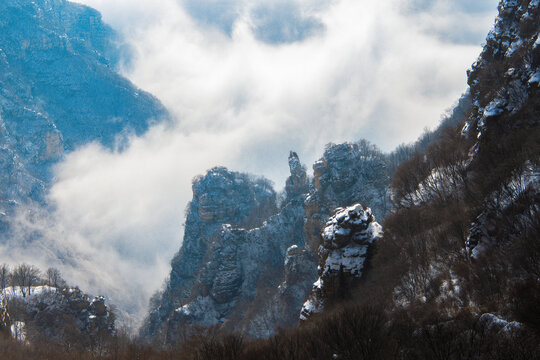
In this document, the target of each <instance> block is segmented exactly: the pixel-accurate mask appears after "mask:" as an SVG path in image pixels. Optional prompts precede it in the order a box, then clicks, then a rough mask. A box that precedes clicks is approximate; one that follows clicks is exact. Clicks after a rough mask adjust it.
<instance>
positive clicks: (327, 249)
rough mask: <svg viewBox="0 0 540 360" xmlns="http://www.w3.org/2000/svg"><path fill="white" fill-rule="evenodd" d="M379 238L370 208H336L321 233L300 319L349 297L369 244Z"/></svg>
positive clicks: (363, 264) (376, 224)
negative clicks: (314, 274) (315, 267)
mask: <svg viewBox="0 0 540 360" xmlns="http://www.w3.org/2000/svg"><path fill="white" fill-rule="evenodd" d="M381 237H382V227H381V225H379V224H378V223H377V222H376V221H375V218H374V216H373V214H372V213H371V209H370V208H367V207H365V206H363V205H361V204H355V205H352V206H350V207H347V208H344V209H342V208H338V209H336V213H335V215H334V216H332V217H331V218H330V220H329V221H328V222H327V223H326V227H325V228H324V230H323V232H322V234H321V238H322V244H321V246H320V247H319V279H318V280H317V281H316V282H315V283H314V284H313V289H312V292H311V295H310V297H309V299H308V300H307V301H306V302H305V303H304V305H303V307H302V310H301V312H300V319H301V320H307V319H308V318H309V317H310V316H311V315H312V314H314V313H318V312H320V311H322V310H323V309H324V308H325V306H328V305H331V304H332V303H333V302H335V301H339V300H344V299H346V298H347V297H348V296H349V292H350V290H351V288H352V287H353V286H354V284H355V283H356V282H357V281H358V279H359V278H360V277H361V276H362V271H363V269H364V267H365V262H366V258H367V254H368V250H369V247H370V245H371V244H372V243H373V242H374V241H375V240H377V239H379V238H381Z"/></svg>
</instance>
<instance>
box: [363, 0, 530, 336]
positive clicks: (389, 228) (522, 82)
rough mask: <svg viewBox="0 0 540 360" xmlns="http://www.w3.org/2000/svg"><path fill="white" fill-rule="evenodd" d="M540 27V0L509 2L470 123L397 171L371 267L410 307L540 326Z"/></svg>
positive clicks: (476, 67) (492, 39) (473, 75)
mask: <svg viewBox="0 0 540 360" xmlns="http://www.w3.org/2000/svg"><path fill="white" fill-rule="evenodd" d="M539 33H540V9H539V1H536V0H534V1H506V0H504V1H501V2H500V4H499V16H498V17H497V19H496V22H495V26H494V29H493V30H492V31H491V32H490V33H489V35H488V37H487V40H486V45H485V46H484V49H483V51H482V53H481V55H480V57H479V59H478V60H477V61H476V62H475V64H473V66H472V69H471V71H469V74H468V75H469V80H468V82H469V85H470V88H471V99H472V103H473V106H472V109H471V112H470V114H469V116H468V117H467V119H466V121H465V122H464V123H462V124H459V125H458V126H450V127H447V128H446V129H444V130H443V132H442V136H441V137H440V139H437V140H436V141H433V142H431V143H430V144H429V146H427V148H426V150H425V152H423V153H419V154H417V155H415V156H414V157H413V158H412V159H411V160H409V161H407V162H405V163H403V164H402V165H401V166H400V167H399V168H398V169H397V171H396V175H395V177H394V179H393V181H392V185H391V190H392V197H393V201H394V204H395V206H396V211H395V212H394V213H393V214H391V215H390V216H389V217H388V218H387V219H386V221H385V238H384V240H383V241H381V242H380V243H379V245H380V247H379V251H378V253H377V255H376V256H375V259H374V266H375V267H378V268H379V270H377V271H374V272H371V273H370V274H369V275H368V277H369V278H370V284H371V286H372V287H377V286H379V287H381V286H382V285H375V284H386V289H387V292H386V296H387V297H388V298H393V299H394V300H396V302H397V304H399V306H402V307H405V308H414V307H415V306H421V307H422V308H424V309H430V311H432V310H434V309H437V311H438V313H439V314H444V316H446V317H449V316H450V317H451V316H453V315H455V314H457V313H459V312H461V311H463V309H469V310H471V311H474V312H475V313H476V314H482V313H494V314H496V315H497V316H500V317H501V318H503V319H509V320H517V321H523V322H525V323H526V324H527V325H528V326H532V327H536V328H538V326H539V324H540V321H539V320H538V311H536V310H535V307H534V305H533V304H535V303H537V301H538V289H539V288H540V283H538V274H539V273H540V269H539V266H538V264H540V261H539V259H540V243H539V241H538V240H539V239H540V223H539V221H538V210H539V209H540V205H539V204H540V194H539V191H538V190H539V189H538V180H539V179H540V163H539V159H540V147H539V144H540V136H539V135H540V132H539V129H538V123H539V122H540V103H539V96H538V95H539V94H538V88H539V80H538V75H537V74H538V73H539V71H540V70H539V66H540V46H539V44H540V42H539ZM364 291H365V289H364Z"/></svg>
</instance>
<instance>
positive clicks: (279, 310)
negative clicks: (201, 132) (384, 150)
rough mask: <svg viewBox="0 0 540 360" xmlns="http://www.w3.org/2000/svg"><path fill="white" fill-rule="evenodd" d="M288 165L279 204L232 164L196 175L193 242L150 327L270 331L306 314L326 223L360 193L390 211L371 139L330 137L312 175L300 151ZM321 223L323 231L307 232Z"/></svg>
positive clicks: (188, 239)
mask: <svg viewBox="0 0 540 360" xmlns="http://www.w3.org/2000/svg"><path fill="white" fill-rule="evenodd" d="M321 164H322V165H321ZM289 168H290V176H289V177H288V179H287V180H286V183H285V192H286V198H285V201H284V204H283V205H282V207H281V209H279V211H278V210H277V209H276V208H275V193H274V192H273V190H272V189H271V187H270V185H269V184H268V182H266V181H264V180H262V179H259V180H254V179H252V178H250V177H249V176H247V175H244V174H239V173H234V172H230V171H228V170H227V169H225V168H215V169H212V170H210V171H209V172H208V173H207V174H206V175H205V176H204V177H198V178H196V179H195V181H194V183H193V201H192V202H191V204H190V207H189V212H188V215H187V218H186V229H185V234H184V243H183V245H182V248H181V249H180V252H179V253H178V254H177V255H176V256H175V258H174V259H173V261H172V270H171V275H170V281H169V282H168V284H167V288H166V289H165V290H164V292H163V293H162V294H161V295H159V296H158V298H157V301H156V302H155V303H154V304H153V309H152V310H151V313H150V315H149V317H148V319H147V320H146V321H145V325H144V327H143V328H142V330H141V334H142V335H144V336H146V337H154V336H161V337H163V340H164V341H175V339H179V338H180V337H181V336H182V335H184V334H185V332H186V329H189V327H190V326H192V325H197V326H212V325H220V326H222V327H224V328H228V329H234V330H236V331H242V332H244V333H246V334H248V335H251V336H255V337H266V336H269V335H272V334H273V333H274V332H275V331H276V329H277V328H279V327H282V328H287V327H291V326H293V325H295V324H296V323H297V322H298V314H299V312H300V310H301V308H302V304H303V303H304V302H305V301H306V299H307V297H308V295H309V293H310V291H311V288H312V285H313V282H314V281H315V280H316V278H317V257H318V249H319V234H320V232H321V230H322V227H323V226H322V225H321V224H323V225H324V223H326V221H327V220H328V217H329V216H330V214H331V212H332V211H334V209H335V207H338V206H346V205H347V204H349V203H350V201H352V200H351V199H354V201H360V200H366V201H372V202H374V203H375V205H376V206H377V209H378V211H380V212H381V213H382V214H384V213H385V211H387V209H386V207H385V206H386V204H385V199H386V196H387V194H386V192H387V187H388V176H387V173H386V168H385V159H384V156H383V155H382V154H381V153H380V152H379V151H378V150H377V149H376V148H375V147H373V146H371V145H369V144H368V143H367V142H359V143H355V144H342V145H332V146H330V147H329V148H328V149H327V151H326V152H325V156H324V157H323V159H321V160H320V161H319V162H317V163H316V165H315V166H314V169H315V178H314V180H313V181H310V179H309V178H308V176H307V174H306V171H305V168H304V166H303V165H302V164H301V163H300V160H299V158H298V155H297V154H296V153H295V152H292V151H291V153H290V155H289ZM358 206H359V207H361V205H358ZM368 213H369V216H368V215H366V216H368V217H369V219H372V215H371V210H366V214H368ZM270 215H271V216H270ZM366 221H367V220H366ZM369 221H371V220H369ZM313 232H316V233H317V237H316V239H313V238H311V239H310V238H309V237H306V235H307V234H309V235H311V234H312V233H313ZM305 234H306V235H305ZM306 240H307V243H306Z"/></svg>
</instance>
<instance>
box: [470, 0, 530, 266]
mask: <svg viewBox="0 0 540 360" xmlns="http://www.w3.org/2000/svg"><path fill="white" fill-rule="evenodd" d="M469 85H470V87H471V94H472V96H473V99H474V103H473V109H472V114H471V116H470V118H469V120H468V121H467V123H466V124H465V126H464V128H463V134H464V135H465V136H468V137H470V138H476V139H477V141H476V142H475V144H474V147H473V148H472V150H471V165H470V173H471V177H472V178H473V179H474V180H475V181H477V182H481V183H482V189H481V190H482V191H485V192H486V193H487V196H486V197H485V198H484V199H483V203H482V208H483V209H482V211H481V213H480V214H479V215H478V216H477V219H476V221H474V223H473V224H472V226H471V229H470V236H469V237H468V239H467V248H468V250H469V251H470V253H471V254H472V255H473V256H477V255H478V254H480V253H481V252H482V251H483V249H484V248H486V247H490V246H492V245H496V243H498V242H500V237H501V233H503V232H507V231H508V232H511V233H521V232H524V231H526V228H527V227H530V225H531V224H526V222H527V221H528V220H527V219H529V218H534V217H535V216H536V214H537V213H538V210H539V208H538V196H539V195H538V194H539V188H538V183H539V181H538V180H539V179H540V167H539V165H538V158H537V157H536V156H537V154H538V145H537V141H538V124H539V122H540V118H539V112H540V101H539V97H538V94H539V92H538V89H539V87H540V2H539V1H538V0H532V1H509V0H507V1H501V3H500V4H499V16H498V17H497V19H496V21H495V26H494V28H493V30H492V31H491V32H490V33H489V35H488V37H487V39H486V45H485V47H484V49H483V51H482V54H481V55H480V57H479V59H478V60H477V61H476V63H475V64H473V66H472V69H471V71H470V72H469ZM486 175H487V176H486ZM480 176H482V177H485V179H484V180H482V181H479V180H478V178H479V177H480ZM526 198H529V199H530V201H528V202H523V201H521V204H519V203H520V199H521V200H523V199H526ZM535 198H536V200H533V199H535ZM517 207H522V209H519V210H518V209H517ZM516 211H518V214H516ZM509 216H511V217H513V218H514V219H513V220H510V219H509V218H508V217H509ZM505 218H506V219H505ZM524 221H525V222H524ZM503 222H510V223H513V224H514V228H513V229H511V230H510V228H508V227H505V229H504V230H502V231H501V229H500V224H501V223H503ZM498 238H499V239H498Z"/></svg>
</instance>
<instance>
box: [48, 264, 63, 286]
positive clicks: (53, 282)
mask: <svg viewBox="0 0 540 360" xmlns="http://www.w3.org/2000/svg"><path fill="white" fill-rule="evenodd" d="M46 276H47V284H48V285H49V286H52V287H55V288H58V287H63V286H65V284H66V282H65V281H64V279H62V274H60V271H59V270H58V269H56V268H48V269H47V273H46Z"/></svg>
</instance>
